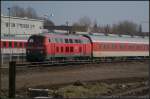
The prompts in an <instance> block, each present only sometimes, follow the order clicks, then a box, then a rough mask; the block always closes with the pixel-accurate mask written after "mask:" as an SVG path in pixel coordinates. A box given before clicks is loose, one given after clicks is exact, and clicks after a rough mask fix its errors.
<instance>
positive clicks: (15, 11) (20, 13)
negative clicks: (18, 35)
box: [10, 5, 38, 19]
mask: <svg viewBox="0 0 150 99" xmlns="http://www.w3.org/2000/svg"><path fill="white" fill-rule="evenodd" d="M10 16H13V17H28V18H34V19H37V18H38V15H37V14H36V11H35V10H34V9H33V8H31V7H28V8H26V9H24V8H22V7H20V6H18V5H15V6H13V7H11V8H10Z"/></svg>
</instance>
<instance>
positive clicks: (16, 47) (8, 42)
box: [0, 37, 27, 64]
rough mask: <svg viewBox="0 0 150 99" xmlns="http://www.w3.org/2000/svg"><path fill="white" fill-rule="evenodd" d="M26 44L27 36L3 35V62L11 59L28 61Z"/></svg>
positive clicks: (1, 44)
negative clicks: (10, 36) (12, 36)
mask: <svg viewBox="0 0 150 99" xmlns="http://www.w3.org/2000/svg"><path fill="white" fill-rule="evenodd" d="M26 46H27V39H26V38H20V37H15V38H9V37H2V38H1V41H0V47H1V62H2V64H7V63H8V62H9V61H18V62H19V61H26V57H25V56H26Z"/></svg>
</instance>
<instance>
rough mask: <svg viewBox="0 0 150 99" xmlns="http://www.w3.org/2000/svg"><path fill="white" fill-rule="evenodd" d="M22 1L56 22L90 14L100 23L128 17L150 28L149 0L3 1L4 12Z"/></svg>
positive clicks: (75, 20) (63, 22) (62, 22)
mask: <svg viewBox="0 0 150 99" xmlns="http://www.w3.org/2000/svg"><path fill="white" fill-rule="evenodd" d="M14 5H19V6H21V7H23V8H27V7H29V6H30V7H32V8H34V9H35V10H36V12H37V14H38V16H40V17H43V16H44V15H49V16H50V15H51V14H53V15H54V16H50V17H49V19H50V20H52V21H53V22H54V23H55V25H63V24H66V21H68V22H69V25H72V24H73V23H74V22H77V21H78V20H79V19H80V18H81V17H84V16H87V17H89V18H90V19H91V21H92V22H94V21H97V24H98V25H106V24H110V25H112V24H116V23H118V22H120V21H124V20H128V21H132V22H134V23H137V24H141V25H142V29H143V30H142V31H143V32H148V31H149V1H1V14H3V15H7V13H8V10H7V8H8V7H12V6H14Z"/></svg>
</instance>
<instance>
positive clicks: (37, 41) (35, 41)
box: [28, 35, 44, 46]
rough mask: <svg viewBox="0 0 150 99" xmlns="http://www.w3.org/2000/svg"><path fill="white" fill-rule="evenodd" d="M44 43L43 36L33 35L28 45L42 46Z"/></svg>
mask: <svg viewBox="0 0 150 99" xmlns="http://www.w3.org/2000/svg"><path fill="white" fill-rule="evenodd" d="M43 43H44V37H43V36H37V35H33V36H31V37H30V38H29V40H28V46H42V45H43Z"/></svg>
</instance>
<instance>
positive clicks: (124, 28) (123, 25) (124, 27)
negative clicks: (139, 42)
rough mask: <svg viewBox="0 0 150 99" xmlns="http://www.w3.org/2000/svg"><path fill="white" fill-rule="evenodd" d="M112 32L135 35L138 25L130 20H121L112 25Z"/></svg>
mask: <svg viewBox="0 0 150 99" xmlns="http://www.w3.org/2000/svg"><path fill="white" fill-rule="evenodd" d="M112 30H113V32H117V33H121V34H128V35H132V36H133V35H136V33H137V32H138V25H137V24H136V23H134V22H130V21H122V22H119V23H118V24H113V26H112Z"/></svg>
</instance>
